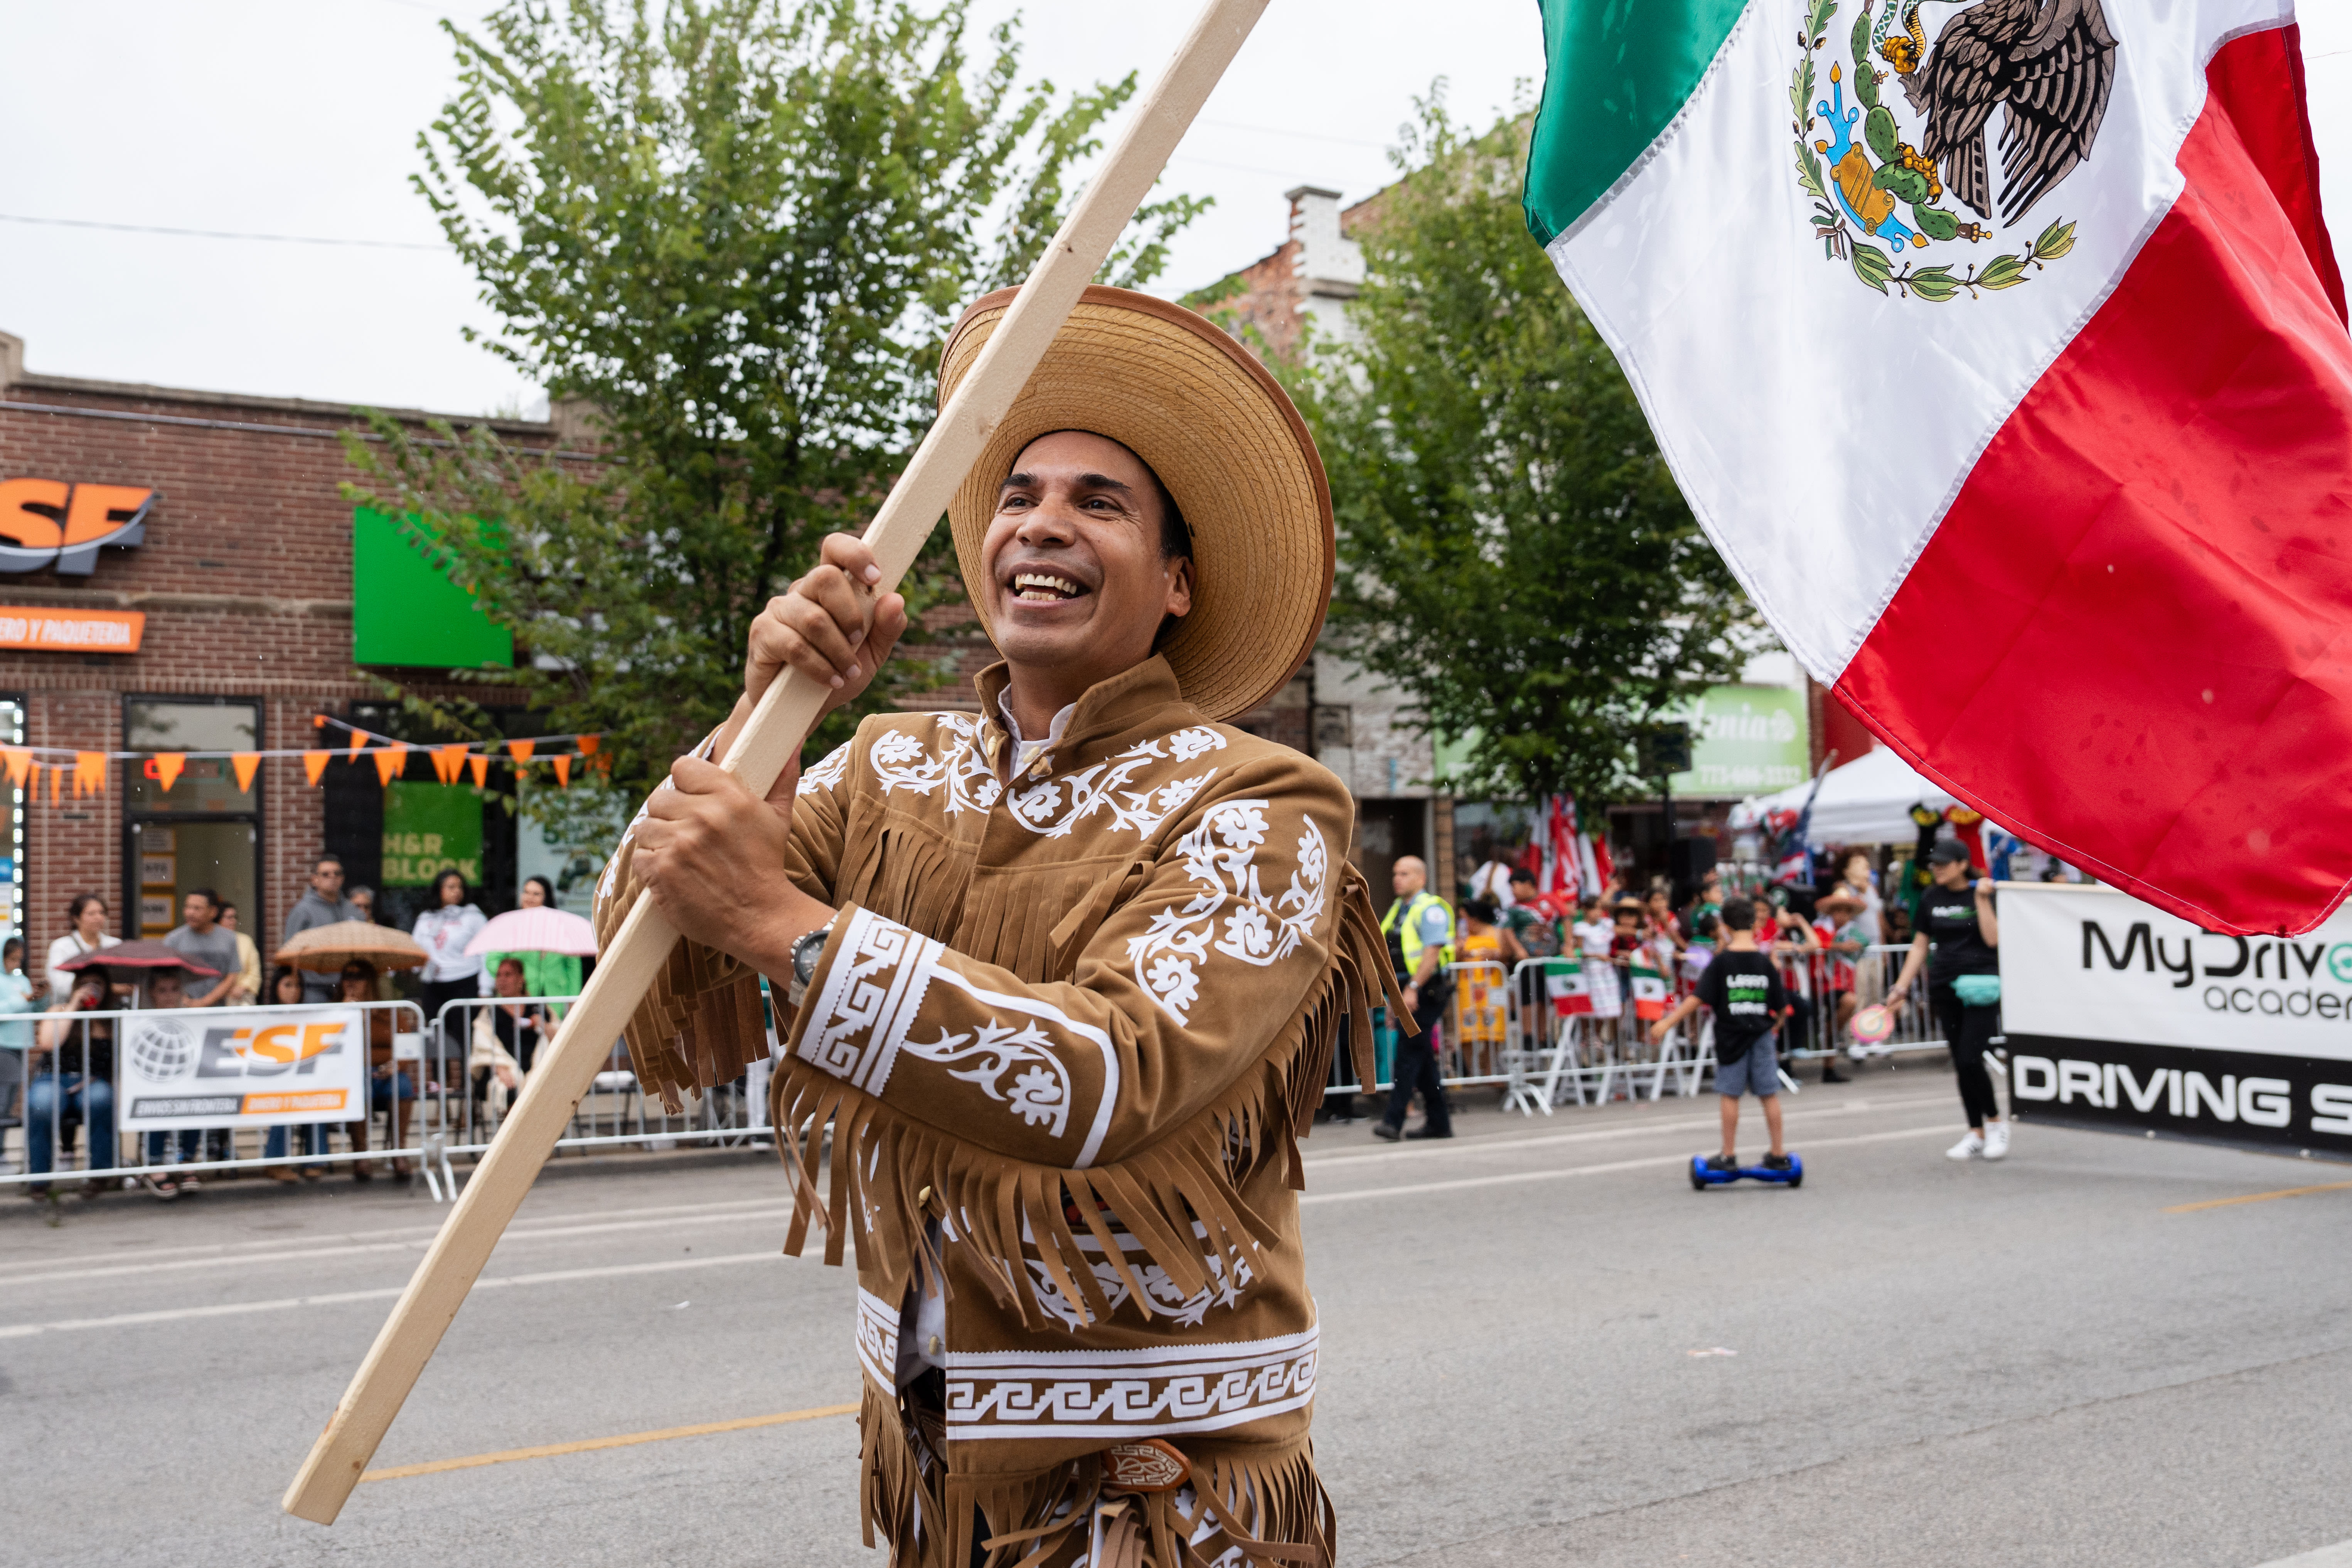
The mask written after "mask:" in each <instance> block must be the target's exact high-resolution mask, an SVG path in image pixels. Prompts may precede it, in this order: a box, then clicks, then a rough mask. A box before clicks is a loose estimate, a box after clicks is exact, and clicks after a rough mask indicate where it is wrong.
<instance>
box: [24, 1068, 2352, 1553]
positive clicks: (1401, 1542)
mask: <svg viewBox="0 0 2352 1568" xmlns="http://www.w3.org/2000/svg"><path fill="white" fill-rule="evenodd" d="M1488 1107H1489V1101H1488V1100H1486V1098H1485V1097H1483V1096H1482V1097H1481V1098H1480V1099H1479V1100H1478V1101H1477V1108H1476V1109H1475V1110H1470V1111H1467V1112H1465V1114H1464V1116H1463V1117H1462V1118H1461V1123H1460V1124H1461V1126H1462V1128H1463V1131H1464V1136H1462V1137H1460V1138H1457V1139H1456V1140H1455V1141H1454V1142H1451V1143H1422V1144H1412V1145H1406V1146H1402V1147H1395V1146H1391V1145H1387V1144H1382V1143H1378V1142H1374V1141H1373V1140H1371V1139H1370V1137H1369V1135H1368V1130H1367V1128H1366V1126H1365V1124H1363V1123H1360V1122H1358V1123H1353V1124H1335V1125H1330V1126H1327V1127H1324V1128H1321V1129H1319V1130H1318V1132H1317V1134H1316V1136H1315V1137H1314V1139H1313V1140H1312V1141H1311V1142H1310V1143H1309V1144H1308V1155H1307V1161H1308V1173H1309V1181H1308V1195H1307V1200H1306V1202H1307V1207H1306V1211H1305V1212H1306V1216H1307V1237H1308V1241H1309V1246H1310V1249H1311V1258H1312V1278H1313V1281H1314V1285H1315V1289H1316V1294H1317V1298H1318V1303H1319V1307H1320V1310H1321V1318H1322V1328H1323V1361H1322V1365H1321V1370H1320V1382H1319V1392H1318V1404H1317V1413H1316V1434H1317V1443H1318V1453H1319V1455H1320V1457H1321V1460H1322V1464H1323V1467H1324V1471H1325V1474H1326V1477H1327V1478H1328V1481H1329V1483H1330V1485H1331V1487H1332V1489H1333V1492H1334V1494H1335V1496H1336V1498H1337V1500H1338V1503H1339V1515H1340V1521H1341V1561H1342V1562H1343V1563H1350V1564H1356V1563H1401V1564H1402V1563H1410V1564H1427V1565H1436V1564H1444V1565H1447V1568H1455V1565H1474V1564H1487V1563H1573V1564H1595V1565H1612V1568H1614V1565H1618V1564H1625V1565H1634V1564H1644V1565H1646V1564H1654V1563H1680V1562H1685V1561H1687V1562H1691V1563H1703V1564H1708V1565H1710V1568H1736V1565H1744V1564H1759V1565H1760V1564H1783V1563H1786V1564H1791V1565H1795V1564H1804V1565H1806V1568H1841V1565H1846V1564H1853V1565H1856V1568H1859V1565H1863V1564H1871V1565H1882V1564H1885V1563H2027V1564H2041V1563H2053V1564H2060V1563H2065V1564H2072V1563H2084V1564H2089V1563H2098V1564H2110V1563H2132V1564H2136V1565H2145V1568H2162V1565H2170V1564H2183V1565H2186V1564H2198V1565H2205V1568H2256V1565H2258V1564H2267V1563H2277V1562H2280V1561H2281V1560H2284V1559H2288V1558H2291V1557H2294V1556H2295V1555H2297V1554H2299V1553H2305V1552H2315V1551H2322V1550H2324V1549H2328V1548H2331V1547H2333V1546H2334V1545H2335V1544H2336V1543H2339V1542H2347V1541H2352V1398H2347V1390H2352V1318H2347V1314H2346V1312H2345V1311H2344V1310H2343V1303H2344V1302H2345V1300H2347V1286H2348V1285H2352V1247H2347V1245H2346V1242H2345V1239H2344V1238H2345V1237H2346V1236H2347V1220H2352V1186H2330V1185H2329V1184H2331V1183H2342V1182H2344V1181H2345V1180H2346V1179H2347V1177H2352V1172H2346V1171H2343V1170H2342V1169H2341V1168H2340V1167H2334V1166H2327V1165H2320V1164H2314V1163H2305V1162H2300V1161H2294V1160H2282V1159H2278V1158H2273V1157H2268V1156H2263V1155H2255V1154H2250V1153H2243V1152H2234V1151H2229V1150H2222V1149H2216V1148H2210V1147H2201V1146H2194V1145H2185V1144H2179V1143H2168V1142H2144V1141H2137V1140H2132V1139H2128V1138H2122V1137H2116V1136H2112V1135H2102V1134H2096V1133H2088V1132H2073V1131H2059V1130H2055V1129H2039V1128H2033V1127H2031V1126H2029V1127H2028V1128H2027V1129H2025V1130H2024V1131H2022V1132H2021V1135H2020V1137H2019V1139H2018V1142H2017V1147H2016V1151H2015V1152H2014V1154H2013V1155H2012V1157H2011V1159H2010V1160H2008V1161H2007V1162H2006V1163H2001V1164H1997V1165H1988V1164H1983V1163H1974V1164H1969V1165H1958V1164H1954V1163H1949V1162H1948V1161H1946V1160H1945V1159H1944V1157H1943V1151H1944V1149H1945V1147H1946V1145H1948V1143H1950V1142H1952V1140H1953V1138H1954V1137H1955V1136H1957V1133H1958V1127H1957V1121H1958V1115H1957V1100H1956V1097H1955V1096H1954V1094H1953V1091H1952V1083H1951V1079H1950V1076H1949V1074H1948V1071H1941V1070H1937V1069H1936V1068H1927V1067H1921V1066H1916V1065H1913V1066H1906V1068H1903V1069H1902V1070H1900V1071H1895V1072H1886V1071H1883V1070H1882V1071H1877V1072H1874V1073H1872V1074H1869V1075H1867V1076H1865V1077H1864V1079H1862V1080H1861V1081H1859V1082H1856V1083H1854V1084H1852V1085H1849V1086H1843V1087H1841V1088H1837V1089H1821V1088H1817V1087H1814V1086H1811V1085H1810V1084H1809V1085H1808V1086H1807V1087H1806V1089H1805V1091H1804V1092H1803V1094H1802V1095H1801V1096H1799V1097H1797V1098H1795V1099H1793V1100H1790V1102H1789V1110H1790V1142H1791V1144H1792V1146H1794V1147H1795V1148H1797V1149H1798V1150H1799V1151H1800V1152H1802V1153H1803V1154H1804V1155H1805V1157H1806V1161H1807V1165H1808V1171H1809V1175H1808V1180H1807V1182H1806V1184H1805V1185H1804V1186H1803V1188H1802V1189H1801V1190H1797V1191H1790V1190H1784V1189H1778V1188H1760V1187H1756V1186H1753V1185H1750V1184H1742V1185H1739V1186H1736V1187H1730V1188H1726V1189H1722V1190H1717V1191H1710V1192H1707V1193H1705V1194H1699V1193H1694V1192H1693V1191H1692V1190H1691V1189H1690V1187H1689V1184H1688V1183H1687V1181H1686V1180H1685V1175H1684V1173H1683V1170H1682V1166H1683V1163H1684V1162H1685V1160H1686V1159H1687V1157H1688V1155H1689V1154H1690V1153H1691V1152H1693V1151H1695V1150H1703V1149H1705V1148H1707V1147H1709V1146H1711V1142H1712V1137H1713V1127H1714V1121H1715V1108H1714V1102H1713V1100H1712V1099H1711V1098H1709V1099H1705V1100H1699V1101H1697V1102H1689V1101H1676V1100H1667V1101H1664V1102H1663V1103H1661V1104H1657V1105H1642V1106H1624V1105H1619V1106H1613V1107H1611V1108H1609V1109H1607V1110H1563V1111H1561V1112H1560V1113H1559V1114H1558V1115H1556V1116H1554V1117H1552V1118H1550V1119H1549V1120H1544V1119H1538V1120H1535V1121H1528V1120H1526V1119H1524V1118H1521V1117H1517V1116H1510V1117H1505V1116H1502V1115H1500V1114H1498V1113H1496V1112H1495V1111H1493V1110H1491V1109H1489V1108H1488ZM1749 1142H1750V1143H1753V1144H1755V1145H1756V1147H1757V1148H1758V1149H1759V1151H1760V1141H1759V1140H1757V1139H1753V1138H1751V1139H1750V1140H1749ZM2312 1187H2318V1188H2321V1189H2323V1190H2317V1191H2305V1192H2301V1193H2298V1194H2295V1195H2291V1196H2263V1194H2278V1193H2282V1192H2284V1191H2287V1190H2289V1189H2296V1188H2312ZM784 1200H785V1186H784V1182H783V1178H782V1173H781V1172H780V1170H779V1169H778V1167H777V1166H776V1164H775V1163H774V1160H773V1158H772V1156H770V1155H766V1154H763V1153H761V1154H754V1153H722V1154H701V1155H676V1156H654V1157H645V1156H638V1157H626V1156H621V1157H611V1158H605V1159H597V1160H583V1159H576V1158H567V1159H564V1160H562V1161H560V1162H558V1163H556V1164H555V1165H554V1166H553V1167H551V1170H550V1172H549V1173H548V1174H547V1175H546V1176H544V1177H543V1178H542V1179H541V1183H540V1184H539V1186H538V1188H537V1190H536V1191H535V1192H534V1193H533V1194H532V1195H531V1197H530V1201H529V1203H528V1204H526V1205H525V1206H524V1208H523V1211H522V1215H521V1216H520V1219H519V1220H518V1222H517V1224H516V1226H515V1227H514V1229H513V1230H512V1231H511V1232H510V1233H509V1236H508V1237H507V1238H506V1240H505V1241H504V1242H503V1243H502V1244H501V1246H500V1247H499V1251H498V1253H497V1255H496V1256H495V1258H493V1259H492V1261H491V1264H490V1266H489V1268H488V1273H487V1275H486V1277H485V1279H484V1283H483V1287H482V1288H481V1289H478V1290H477V1291H476V1293H475V1295H474V1297H473V1299H472V1300H470V1301H469V1302H468V1303H467V1307H466V1309H465V1310H464V1311H463V1312H462V1313H461V1314H460V1315H459V1317H458V1319H457V1322H456V1324H455V1325H454V1326H453V1327H452V1329H451V1330H450V1331H449V1333H448V1336H447V1338H446V1340H445V1341H444V1342H443V1344H442V1348H441V1352H440V1353H439V1355H438V1356H437V1357H436V1359H435V1360H434V1362H433V1363H432V1365H431V1366H430V1367H429V1368H428V1369H427V1371H426V1372H425V1376H424V1379H423V1381H422V1382H421V1383H420V1384H419V1385H418V1387H417V1389H416V1392H415V1394H414V1396H413V1397H412V1398H411V1399H410V1401H409V1403H408V1406H407V1408H406V1410H405V1411H404V1414H403V1415H401V1417H400V1420H399V1421H398V1423H397V1424H396V1425H395V1426H394V1427H393V1430H392V1433H391V1436H390V1437H389V1438H388V1439H387V1440H386V1442H385V1444H384V1447H383V1451H382V1452H381V1453H380V1454H379V1455H378V1456H377V1458H376V1466H377V1471H376V1474H377V1475H378V1476H379V1477H381V1479H372V1480H369V1481H367V1482H365V1483H363V1484H362V1486H361V1487H360V1488H359V1489H358V1491H357V1492H356V1493H355V1495H354V1496H353V1498H352V1502H351V1504H350V1506H349V1507H348V1508H347V1509H346V1510H345V1511H344V1514H343V1518H342V1520H341V1522H339V1523H338V1524H336V1525H335V1526H333V1527H332V1528H331V1529H328V1528H321V1527H320V1526H317V1525H312V1524H308V1523H303V1522H300V1521H294V1520H290V1519H288V1518H286V1517H284V1516H282V1515H280V1514H279V1513H278V1508H277V1501H278V1495H279V1493H280V1492H281V1491H282V1490H283V1489H284V1487H285V1485H286V1482H287V1480H288V1479H289V1478H290V1476H291V1475H292V1473H293V1471H294V1468H295V1466H296V1465H297V1463H298V1462H299V1460H300V1458H301V1457H302V1455H303V1453H304V1452H305V1451H306V1450H307V1448H308V1446H309V1444H310V1439H311V1437H312V1436H313V1435H314V1434H315V1433H316V1432H317V1431H318V1429H319V1426H320V1423H321V1422H322V1421H323V1420H324V1418H325V1416H326V1415H327V1412H328V1411H329V1410H330V1408H331V1406H332V1405H333V1403H334V1400H335V1398H336V1396H337V1395H338V1394H340V1393H341V1389H342V1387H343V1385H344V1384H345V1383H346V1382H347V1381H348V1379H349V1377H350V1375H351V1373H352V1369H353V1367H354V1366H355V1365H356V1364H357V1363H358V1362H359V1359H360V1357H361V1355H362V1353H363V1352H364V1351H365V1350H366V1348H367V1345H368V1342H369V1341H370V1339H371V1338H372V1337H373V1334H374V1332H375V1331H376V1328H377V1326H378V1325H379V1324H380V1323H381V1321H383V1314H384V1312H385V1310H386V1309H387V1308H388V1306H389V1304H390V1301H391V1300H392V1298H393V1296H394V1295H395V1294H396V1293H397V1291H398V1290H399V1288H400V1286H401V1284H402V1283H403V1281H404V1279H406V1278H407V1275H408V1273H409V1271H410V1269H411V1268H413V1267H414V1265H415V1261H416V1258H417V1257H418V1256H419V1255H420V1254H421V1252H422V1250H423V1248H424V1247H425V1243H426V1242H427V1240H428V1239H429V1237H431V1234H432V1231H433V1227H434V1226H435V1223H436V1219H437V1218H438V1215H439V1212H440V1211H439V1210H437V1209H436V1206H435V1205H433V1204H432V1203H431V1202H430V1201H429V1200H428V1199H427V1198H426V1197H425V1195H424V1194H423V1191H422V1189H421V1187H420V1188H418V1189H415V1190H413V1191H403V1190H400V1189H397V1188H391V1187H389V1186H388V1185H387V1184H383V1183H377V1184H374V1185H373V1187H370V1188H358V1187H354V1186H353V1185H352V1184H351V1183H350V1182H349V1181H348V1180H346V1179H342V1178H336V1179H332V1180H330V1181H328V1182H324V1183H321V1184H318V1185H316V1186H314V1187H308V1188H304V1189H301V1190H287V1189H282V1188H279V1187H278V1186H276V1185H275V1184H263V1183H259V1182H255V1181H243V1182H236V1183H215V1184H209V1185H208V1186H207V1187H206V1189H205V1192H204V1193H203V1194H200V1195H197V1196H194V1197H191V1198H186V1199H184V1200H182V1201H180V1202H179V1203H177V1204H174V1205H161V1204H158V1203H156V1202H154V1201H152V1200H151V1199H147V1198H144V1197H141V1196H137V1195H132V1194H109V1195H108V1196H106V1197H104V1198H102V1199H100V1200H99V1201H98V1202H96V1203H91V1204H85V1203H83V1202H81V1201H80V1200H79V1199H75V1198H68V1199H67V1200H66V1201H65V1202H64V1203H63V1204H62V1205H59V1206H58V1208H57V1209H55V1210H54V1211H52V1210H50V1209H49V1208H48V1207H47V1206H46V1205H36V1204H34V1203H30V1202H27V1201H26V1199H24V1198H23V1197H22V1196H19V1195H16V1194H14V1193H13V1192H0V1205H5V1206H0V1258H5V1268H0V1473H5V1475H6V1476H8V1477H9V1478H10V1481H9V1484H8V1487H7V1496H8V1507H7V1510H6V1513H7V1516H8V1522H7V1527H6V1529H5V1531H0V1563H6V1564H10V1565H14V1564H20V1563H21V1564H26V1565H27V1568H30V1565H42V1568H46V1565H47V1564H51V1563H59V1564H63V1563H72V1564H74V1565H75V1568H88V1565H90V1564H108V1563H124V1564H139V1565H142V1568H144V1565H147V1564H164V1563H168V1564H172V1565H173V1568H204V1565H210V1564H215V1563H217V1564H232V1563H233V1564H238V1565H240V1568H250V1565H253V1564H289V1565H293V1564H334V1565H337V1568H361V1565H375V1564H384V1565H393V1564H399V1565H409V1564H416V1563H488V1564H496V1565H498V1568H534V1565H537V1564H555V1563H562V1564H575V1563H593V1564H602V1563H614V1564H621V1563H627V1564H660V1563H679V1564H685V1563H694V1564H697V1565H698V1568H707V1565H709V1564H713V1563H784V1564H791V1565H793V1568H800V1565H804V1564H805V1565H812V1568H824V1565H831V1564H866V1565H868V1568H871V1565H874V1564H877V1563H880V1561H881V1557H880V1555H879V1554H878V1553H870V1552H866V1550H865V1549H864V1548H863V1547H862V1546H861V1545H860V1543H859V1540H858V1533H857V1526H856V1518H855V1500H856V1484H855V1483H856V1469H855V1457H856V1435H855V1426H854V1416H852V1415H846V1414H827V1413H826V1412H831V1411H836V1410H837V1409H838V1407H840V1406H842V1405H845V1404H847V1403H848V1402H850V1401H852V1400H854V1399H855V1398H856V1387H857V1376H856V1359H855V1355H854V1351H853V1346H852V1342H851V1338H850V1323H851V1312H852V1298H853V1289H854V1286H853V1280H852V1279H851V1277H850V1275H849V1274H848V1272H847V1271H845V1270H839V1269H827V1268H823V1267H822V1266H820V1265H819V1264H817V1263H816V1262H814V1261H799V1260H793V1259H787V1258H782V1257H780V1256H778V1252H777V1249H778V1246H779V1243H780V1241H781V1238H782V1232H783V1224H784ZM2223 1200H2253V1201H2231V1202H2224V1201H2223ZM2184 1205H2210V1206H2201V1207H2184ZM775 1416H791V1417H793V1419H789V1420H782V1421H771V1420H763V1419H762V1418H767V1417H775ZM679 1428H686V1429H689V1430H688V1431H686V1432H684V1433H682V1434H677V1435H670V1436H656V1437H655V1438H653V1439H651V1440H645V1441H633V1442H629V1443H625V1444H623V1445H620V1446H608V1447H594V1446H592V1445H594V1444H597V1443H598V1442H599V1441H600V1440H604V1439H611V1438H615V1437H631V1436H637V1435H642V1434H648V1433H676V1429H679ZM710 1428H717V1429H710ZM694 1429H701V1430H694ZM529 1449H542V1450H543V1449H554V1450H556V1451H554V1452H542V1453H539V1454H537V1455H536V1456H534V1457H528V1458H510V1457H507V1456H509V1454H510V1453H511V1451H513V1450H529ZM485 1456H499V1458H497V1460H496V1462H489V1463H472V1464H453V1463H452V1461H461V1460H469V1459H471V1460H479V1459H480V1458H483V1457H485ZM386 1472H391V1473H388V1474H387V1473H386ZM2312 1561H2313V1563H2314V1565H2315V1568H2316V1564H2318V1563H2322V1562H2335V1563H2341V1562H2344V1561H2346V1558H2345V1557H2344V1556H2343V1555H2342V1554H2340V1553H2338V1554H2335V1555H2332V1556H2323V1557H2319V1558H2314V1559H2313V1560H2312Z"/></svg>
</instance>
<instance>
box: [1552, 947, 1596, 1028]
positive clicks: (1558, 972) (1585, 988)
mask: <svg viewBox="0 0 2352 1568" xmlns="http://www.w3.org/2000/svg"><path fill="white" fill-rule="evenodd" d="M1543 977H1544V994H1546V995H1547V996H1549V997H1550V998H1551V1010H1552V1012H1553V1013H1555V1014H1557V1015H1558V1016H1560V1017H1562V1018H1577V1017H1581V1016H1584V1015H1586V1014H1588V1013H1590V1012H1591V1011H1592V988H1591V986H1590V985H1587V984H1585V983H1584V970H1583V967H1582V966H1581V965H1580V964H1577V963H1569V962H1565V961H1561V962H1557V963H1549V962H1548V963H1545V964H1544V967H1543Z"/></svg>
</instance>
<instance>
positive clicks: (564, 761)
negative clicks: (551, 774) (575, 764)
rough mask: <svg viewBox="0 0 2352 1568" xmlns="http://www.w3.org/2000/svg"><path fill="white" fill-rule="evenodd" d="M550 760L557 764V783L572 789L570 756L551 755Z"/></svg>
mask: <svg viewBox="0 0 2352 1568" xmlns="http://www.w3.org/2000/svg"><path fill="white" fill-rule="evenodd" d="M548 760H549V761H550V762H551V763H554V764H555V782H556V784H558V785H559V786H560V787H562V788H564V789H570V788H571V787H572V759H571V758H570V757H551V758H549V759H548Z"/></svg>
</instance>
